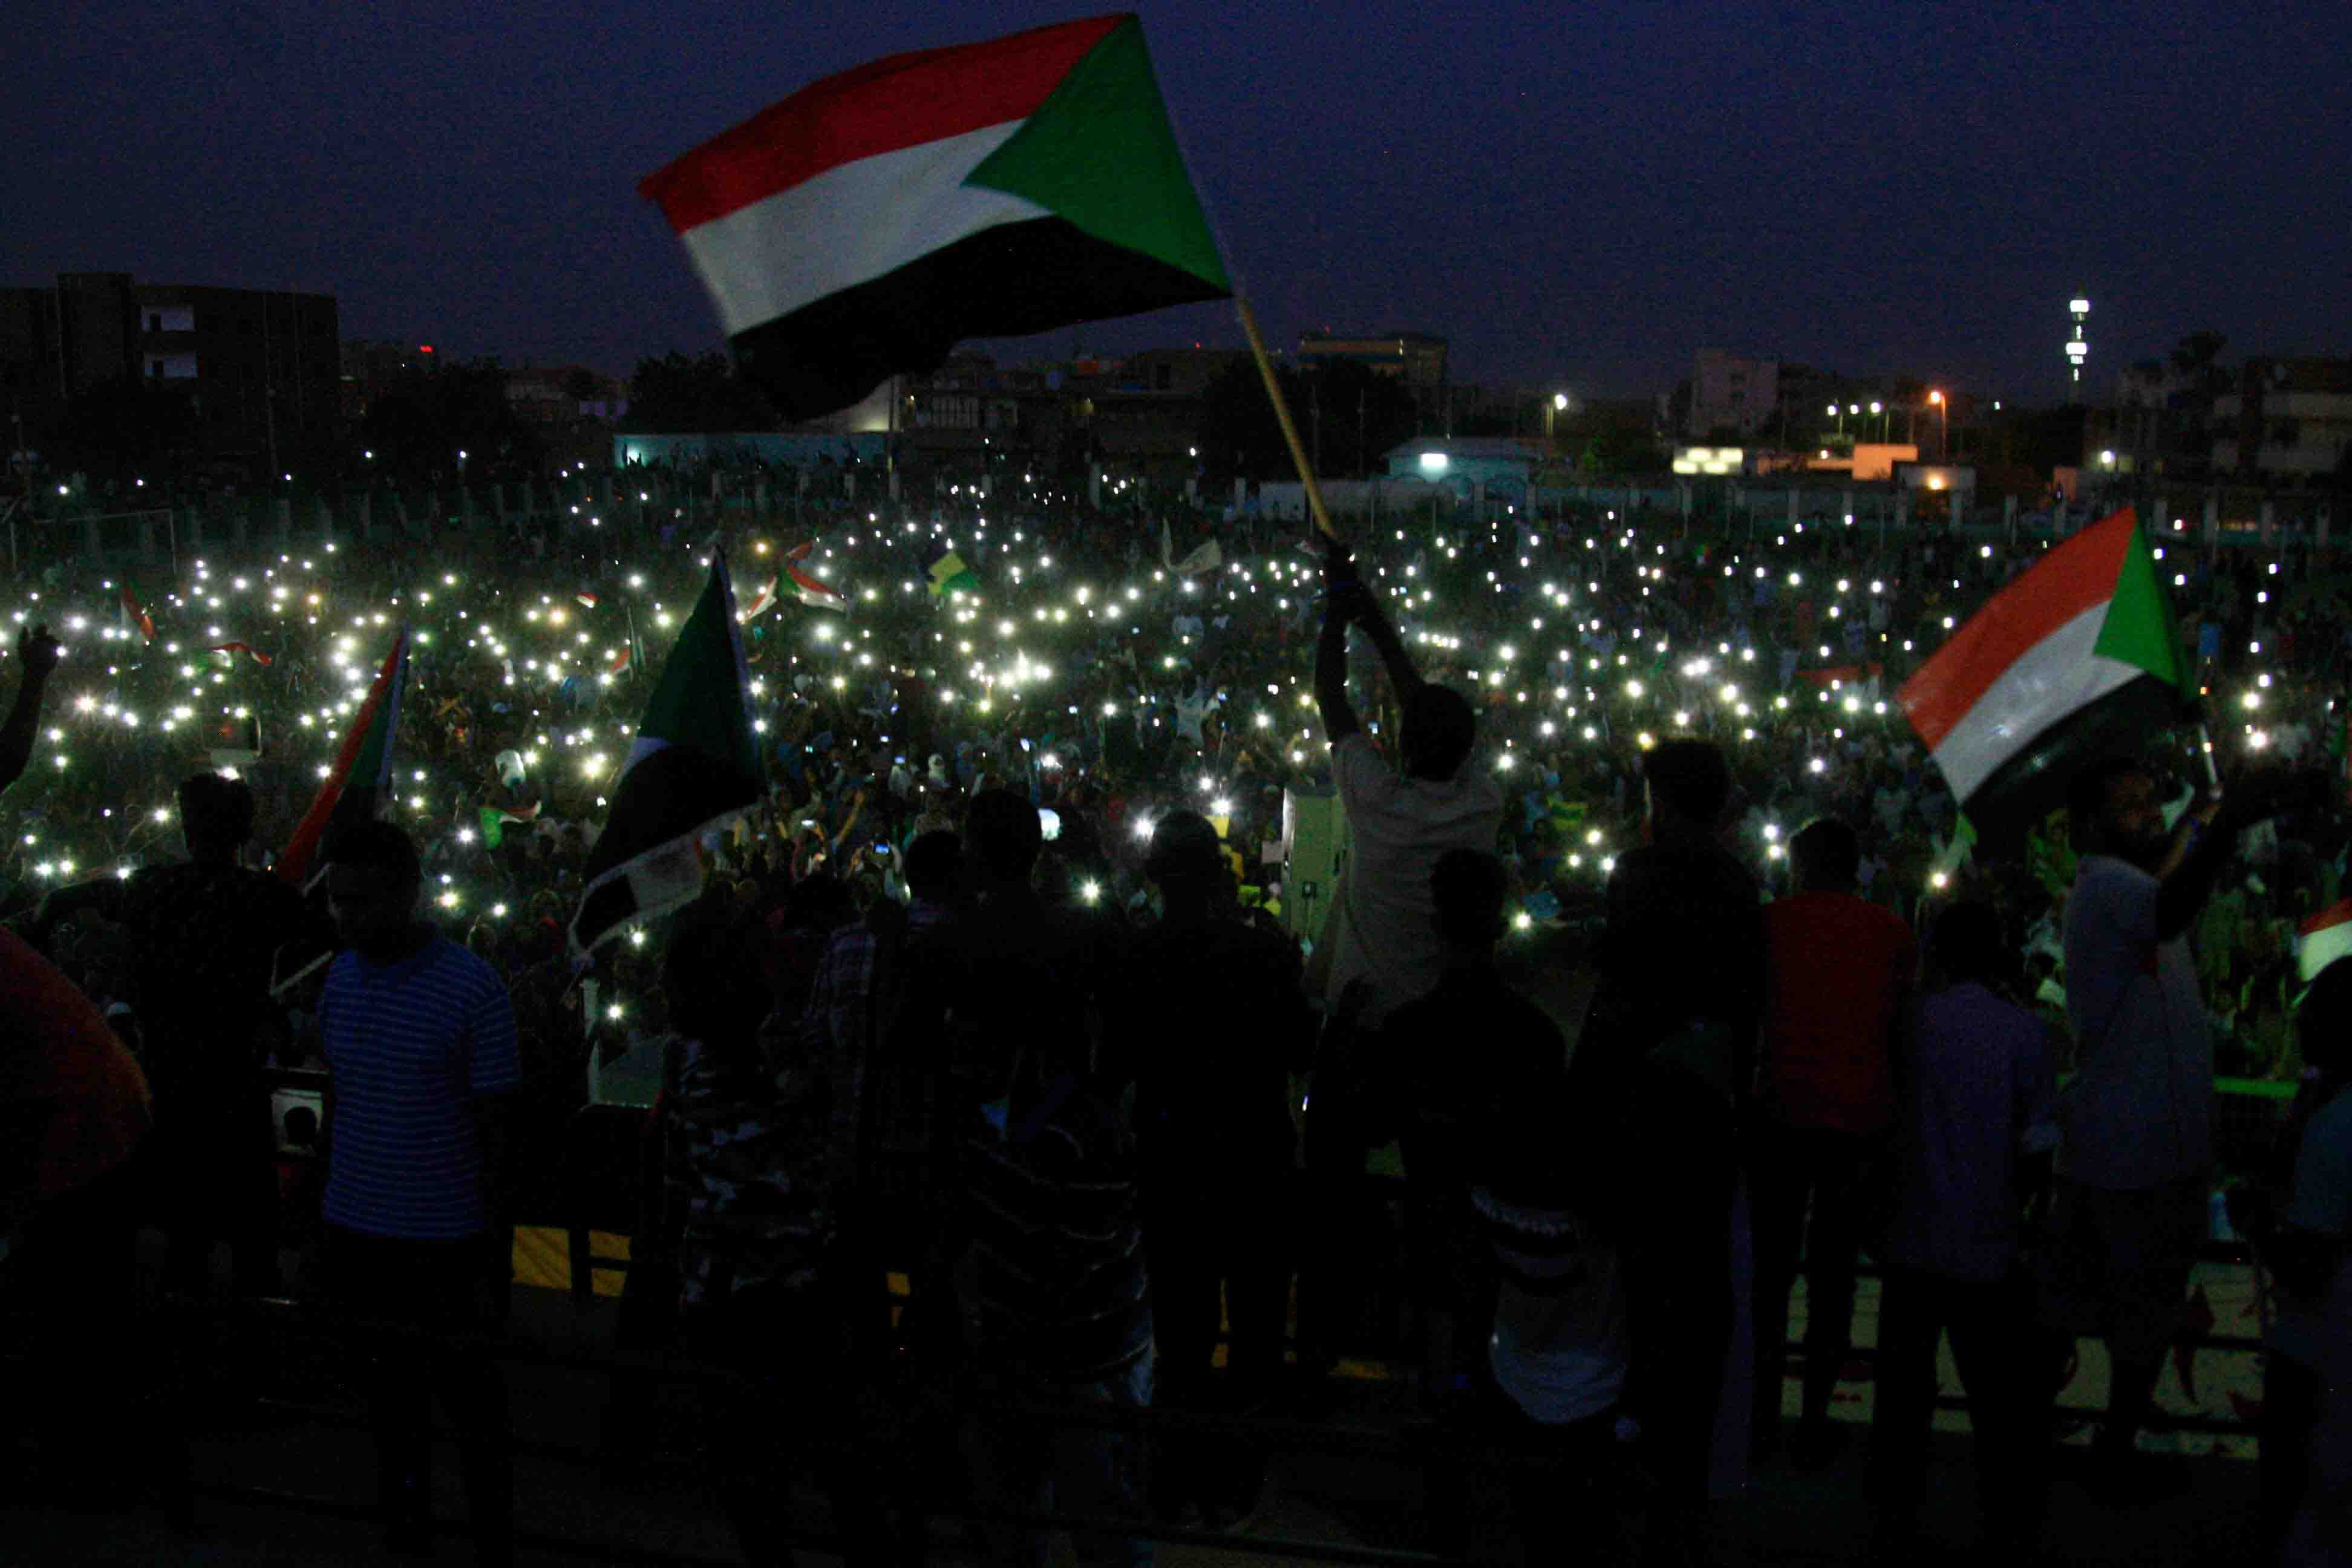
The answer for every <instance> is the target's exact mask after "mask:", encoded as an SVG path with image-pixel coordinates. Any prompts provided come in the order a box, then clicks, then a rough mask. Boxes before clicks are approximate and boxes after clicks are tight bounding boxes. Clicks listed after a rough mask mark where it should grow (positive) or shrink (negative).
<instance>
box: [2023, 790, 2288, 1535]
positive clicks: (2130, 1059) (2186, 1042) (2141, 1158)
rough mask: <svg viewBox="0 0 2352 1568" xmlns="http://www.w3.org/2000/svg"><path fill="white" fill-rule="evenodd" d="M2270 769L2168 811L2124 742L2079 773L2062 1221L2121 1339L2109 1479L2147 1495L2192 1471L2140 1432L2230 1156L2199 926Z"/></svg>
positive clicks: (2099, 1486) (2102, 1319) (2090, 1299)
mask: <svg viewBox="0 0 2352 1568" xmlns="http://www.w3.org/2000/svg"><path fill="white" fill-rule="evenodd" d="M2274 794H2275V789H2274V786H2272V785H2269V784H2254V785H2242V786H2241V787H2240V788H2238V789H2236V790H2233V791H2232V792H2231V795H2230V797H2229V799H2228V801H2227V802H2225V803H2212V804H2208V805H2205V806H2203V807H2201V808H2200V809H2199V810H2196V811H2192V812H2189V813H2188V814H2185V815H2184V816H2182V818H2181V821H2180V826H2179V829H2178V831H2176V832H2168V831H2167V830H2166V828H2165V826H2164V812H2163V807H2162V806H2161V805H2160V804H2159V803H2158V791H2157V784H2156V780H2155V778H2154V776H2153V775H2152V774H2151V773H2149V772H2148V770H2147V768H2146V767H2145V766H2144V765H2143V764H2141V763H2137V762H2136V761H2132V760H2129V759H2116V760H2112V761H2108V762H2104V763H2095V764H2093V765H2092V766H2090V767H2088V768H2085V769H2084V770H2083V771H2082V772H2081V773H2078V774H2077V775H2076V776H2075V778H2074V781H2073V783H2072V784H2071V785H2070V786H2069V788H2068V792H2067V815H2068V818H2069V822H2070V825H2071V827H2072V831H2073V835H2074V842H2075V846H2076V847H2077V848H2078V849H2080V850H2081V851H2082V855H2083V859H2082V864H2081V867H2080V868H2079V870H2078V871H2077V873H2076V876H2075V880H2074V891H2073V892H2072V893H2071V894H2070V895H2069V897H2068V899H2067V900H2066V1014H2067V1019H2068V1021H2069V1022H2070V1023H2071V1024H2072V1025H2073V1026H2074V1046H2075V1077H2074V1082H2073V1083H2072V1084H2070V1085H2069V1086H2068V1088H2067V1089H2066V1092H2065V1093H2064V1094H2063V1096H2061V1097H2060V1100H2059V1111H2058V1121H2059V1130H2060V1135H2059V1150H2058V1184H2057V1190H2056V1201H2055V1203H2054V1205H2053V1213H2052V1216H2051V1225H2052V1228H2053V1231H2055V1232H2056V1233H2057V1236H2058V1237H2059V1241H2060V1248H2059V1251H2060V1257H2061V1259H2062V1260H2063V1267H2064V1268H2065V1278H2064V1280H2063V1284H2064V1287H2065V1289H2063V1291H2062V1293H2061V1294H2062V1297H2063V1298H2071V1300H2065V1301H2064V1302H2063V1305H2064V1306H2065V1307H2067V1308H2071V1309H2073V1310H2074V1312H2073V1315H2074V1316H2075V1318H2076V1320H2077V1321H2074V1322H2071V1323H2068V1324H2066V1325H2064V1326H2065V1327H2067V1328H2070V1329H2084V1328H2087V1329H2088V1330H2089V1331H2093V1332H2096V1333H2099V1334H2101V1335H2102V1336H2103V1337H2105V1340H2106V1342H2107V1349H2108V1352H2109V1355H2110V1357H2111V1360H2112V1363H2113V1373H2112V1382H2111V1384H2110V1386H2109V1393H2108V1397H2107V1412H2108V1415H2107V1424H2106V1426H2105V1428H2104V1429H2103V1430H2102V1431H2101V1433H2100V1435H2099V1438H2098V1442H2097V1444H2096V1446H2095V1465H2094V1468H2093V1471H2092V1475H2091V1478H2090V1480H2091V1485H2092V1488H2093V1489H2094V1490H2095V1492H2097V1493H2098V1494H2099V1495H2100V1496H2102V1497H2103V1498H2105V1499H2106V1500H2110V1501H2114V1502H2132V1501H2137V1500H2144V1499H2147V1498H2148V1497H2150V1496H2151V1495H2157V1494H2161V1493H2162V1492H2164V1491H2166V1490H2168V1489H2179V1486H2180V1485H2181V1484H2183V1482H2184V1480H2185V1478H2184V1477H2182V1476H2180V1475H2179V1474H2178V1473H2177V1467H2175V1468H2174V1470H2175V1473H2171V1474H2159V1473H2158V1472H2157V1468H2156V1467H2154V1466H2153V1465H2152V1464H2151V1463H2148V1462H2146V1461H2143V1460H2142V1459H2141V1458H2139V1456H2137V1450H2136V1447H2135V1444H2136V1441H2137V1436H2138V1432H2139V1427H2140V1425H2141V1423H2142V1422H2143V1421H2144V1420H2145V1419H2146V1417H2147V1412H2148V1410H2149V1407H2150V1405H2151V1404H2152V1402H2153V1398H2154V1394H2155V1391H2156V1380H2157V1374H2158V1371H2159V1370H2160V1368H2161V1366H2162V1363H2163V1356H2164V1352H2165V1349H2166V1347H2167V1346H2168V1344H2170V1342H2171V1341H2172V1338H2173V1336H2174V1333H2175V1332H2176V1331H2177V1328H2178V1325H2179V1313H2180V1303H2181V1300H2182V1297H2183V1294H2184V1292H2185V1290H2186V1288H2187V1285H2188V1280H2189V1268H2190V1266H2191V1265H2192V1264H2194V1263H2195V1261H2196V1256H2197V1247H2198V1246H2199V1244H2200V1242H2201V1241H2202V1240H2203V1239H2204V1237H2205V1232H2206V1226H2207V1218H2206V1215H2207V1199H2208V1196H2209V1187H2210V1167H2211V1165H2212V1163H2213V1132H2212V1097H2213V1042H2212V1038H2211V1037H2210V1035H2209V1034H2208V1033H2207V1030H2206V1024H2205V1007H2204V1003H2203V1000H2202V999H2201V998H2200V995H2199V994H2198V990H2197V968H2196V963H2195V961H2194V960H2193V959H2192V958H2191V956H2190V954H2189V941H2188V931H2189V925H2190V923H2191V922H2192V921H2194V920H2195V918H2196V914H2197V910H2198V909H2199V907H2200V905H2202V904H2203V903H2204V901H2205V898H2206V895H2207V894H2208V893H2209V892H2210V891H2211V889H2212V886H2213V881H2214V879H2215V877H2216V876H2217V875H2218V874H2219V872H2220V871H2221V867H2222V866H2223V864H2224V863H2226V862H2227V860H2228V859H2229V857H2230V850H2231V845H2232V843H2233V842H2234V841H2235V839H2236V837H2237V835H2238V833H2239V832H2240V831H2241V830H2242V829H2243V828H2245V827H2247V826H2252V824H2253V823H2254V822H2256V821H2258V820H2260V819H2261V818H2262V817H2263V816H2267V815H2268V814H2269V813H2270V811H2271V810H2272V809H2273V806H2272V805H2271V804H2270V803H2271V801H2272V799H2273V796H2274Z"/></svg>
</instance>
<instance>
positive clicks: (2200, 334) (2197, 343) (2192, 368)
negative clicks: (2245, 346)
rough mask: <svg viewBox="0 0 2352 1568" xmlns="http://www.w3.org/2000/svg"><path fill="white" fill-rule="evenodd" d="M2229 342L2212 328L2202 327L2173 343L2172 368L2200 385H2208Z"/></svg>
mask: <svg viewBox="0 0 2352 1568" xmlns="http://www.w3.org/2000/svg"><path fill="white" fill-rule="evenodd" d="M2229 343H2230V340H2229V339H2228V338H2225V337H2223V336H2222V335H2221V333H2219V332H2217V331H2214V330H2213V329H2212V328H2210V327H2200V328H2198V329H2197V331H2193V332H2190V333H2189V334H2188V335H2187V336H2185V337H2183V338H2182V339H2181V340H2180V341H2179V342H2177V343H2175V344H2173V345H2172V368H2173V369H2174V370H2176V371H2179V373H2180V374H2181V375H2182V376H2183V377H2184V378H2185V379H2187V380H2189V382H2191V383H2193V384H2196V385H2198V386H2199V387H2200V388H2201V387H2204V386H2207V385H2209V384H2210V383H2211V380H2212V377H2213V374H2214V372H2215V369H2216V367H2217V366H2218V365H2219V364H2220V363H2221V351H2222V350H2223V349H2224V348H2227V347H2228V346H2229Z"/></svg>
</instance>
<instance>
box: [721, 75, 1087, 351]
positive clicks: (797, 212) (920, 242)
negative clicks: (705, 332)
mask: <svg viewBox="0 0 2352 1568" xmlns="http://www.w3.org/2000/svg"><path fill="white" fill-rule="evenodd" d="M1025 123H1027V121H1019V120H1013V121H1006V122H1005V123H1003V124H1002V125H992V126H989V127H987V128H986V129H985V130H981V131H972V132H966V133H965V134H963V135H961V136H950V137H946V138H944V139H943V140H940V141H938V142H924V143H923V144H922V145H921V146H919V147H907V148H902V149H900V150H899V151H898V152H895V153H879V154H877V155H876V156H874V157H871V158H860V159H859V160H858V161H857V162H856V163H844V164H841V165H840V166H838V167H836V168H832V169H827V170H826V171H825V172H824V174H818V175H815V176H814V177H813V178H810V179H806V180H803V181H802V182H801V183H800V184H797V185H794V186H793V188H792V189H790V190H788V191H779V192H777V193H776V194H775V195H772V196H770V197H768V198H766V199H765V200H764V201H757V202H753V203H752V204H751V205H749V206H746V207H739V208H737V209H736V210H735V211H733V212H731V213H729V214H728V215H727V216H725V217H721V218H713V219H712V220H711V221H710V222H709V223H706V224H700V225H698V226H695V227H693V228H690V229H688V230H687V231H686V232H685V233H684V234H683V235H681V236H679V238H681V239H683V240H684V241H685V242H686V248H687V253H688V255H689V256H691V257H692V258H694V266H695V270H696V271H698V273H700V274H701V275H702V281H703V283H704V285H705V286H706V287H708V288H709V290H710V295H711V298H712V299H713V300H716V301H717V302H718V305H719V321H720V324H721V325H722V326H724V327H725V329H726V331H727V333H728V335H729V336H730V337H731V336H733V335H734V334H735V333H737V332H745V331H751V329H752V328H753V327H757V326H760V325H762V324H763V323H765V322H768V321H774V320H775V319H776V318H778V317H779V316H788V315H790V314H792V313H793V311H794V310H799V309H801V308H802V307H803V306H804V305H809V304H814V302H815V301H817V300H822V299H824V298H825V297H826V296H827V295H831V294H838V293H839V292H841V291H842V290H843V289H853V288H856V286H857V285H858V284H860V283H871V282H872V281H873V280H874V279H877V278H880V277H884V276H886V275H887V274H888V273H891V272H895V271H897V270H898V268H901V267H904V266H905V265H907V263H908V262H910V261H916V260H919V259H921V258H923V257H926V256H929V254H930V253H931V252H933V251H935V250H939V249H941V248H943V247H947V246H950V245H953V244H954V243H955V242H956V241H958V240H960V239H967V238H970V237H971V236H973V235H975V234H978V233H980V232H981V231H982V229H987V228H993V227H995V226H998V225H1000V224H1008V223H1025V222H1027V221H1029V220H1030V219H1032V218H1040V217H1050V216H1053V215H1052V214H1051V213H1050V212H1048V211H1047V210H1046V209H1045V208H1044V207H1041V206H1039V205H1037V204H1036V203H1034V202H1032V201H1028V200H1025V199H1024V198H1022V197H1020V196H1015V195H1006V194H1005V193H1004V192H1003V191H991V190H982V189H976V188H973V187H969V186H967V185H965V184H964V183H963V181H964V179H965V177H966V176H967V175H969V174H971V172H972V171H973V170H974V169H976V168H978V167H979V166H980V165H981V163H982V162H983V161H984V160H985V159H986V158H987V157H988V155H989V154H990V153H993V152H995V151H996V150H997V148H999V147H1001V146H1003V144H1004V143H1005V142H1008V141H1010V140H1011V139H1012V137H1013V132H1016V131H1018V130H1020V129H1021V127H1022V126H1023V125H1024V124H1025Z"/></svg>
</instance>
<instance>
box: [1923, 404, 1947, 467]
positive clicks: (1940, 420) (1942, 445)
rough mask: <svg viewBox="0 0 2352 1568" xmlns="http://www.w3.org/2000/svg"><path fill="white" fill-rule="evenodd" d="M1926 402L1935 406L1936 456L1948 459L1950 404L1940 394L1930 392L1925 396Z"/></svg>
mask: <svg viewBox="0 0 2352 1568" xmlns="http://www.w3.org/2000/svg"><path fill="white" fill-rule="evenodd" d="M1927 401H1928V402H1930V403H1932V404H1934V405H1936V413H1937V420H1936V423H1937V446H1936V456H1937V458H1948V457H1950V456H1951V455H1952V405H1951V402H1950V400H1949V399H1948V398H1946V397H1945V395H1943V394H1942V393H1940V392H1930V393H1929V394H1927Z"/></svg>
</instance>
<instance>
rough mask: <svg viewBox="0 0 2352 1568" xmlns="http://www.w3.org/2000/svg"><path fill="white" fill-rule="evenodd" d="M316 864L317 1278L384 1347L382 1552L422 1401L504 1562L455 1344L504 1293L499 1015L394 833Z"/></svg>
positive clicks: (373, 1366)
mask: <svg viewBox="0 0 2352 1568" xmlns="http://www.w3.org/2000/svg"><path fill="white" fill-rule="evenodd" d="M326 861H327V901H328V907H329V910H331V913H332V914H333V916H334V920H335V926H336V930H337V933H338V934H339V935H340V936H341V940H342V942H343V944H344V951H343V952H342V953H341V955H340V956H338V957H337V958H336V959H335V961H334V963H333V965H332V966H331V968H330V969H329V970H328V972H327V981H326V989H325V994H324V996H323V998H322V1000H321V1001H320V1034H321V1038H322V1042H323V1045H324V1047H325V1055H326V1058H327V1067H328V1069H329V1072H330V1074H331V1079H330V1082H331V1087H330V1090H329V1096H328V1101H327V1107H328V1109H327V1120H326V1142H327V1193H326V1200H325V1204H324V1209H323V1216H324V1218H325V1220H326V1235H325V1238H324V1242H323V1244H322V1247H321V1259H320V1261H321V1264H322V1266H323V1269H324V1273H325V1282H326V1285H327V1288H328V1290H329V1292H330V1293H331V1295H332V1296H333V1297H334V1298H335V1299H336V1300H338V1302H339V1303H340V1304H341V1305H342V1306H343V1307H344V1308H345V1309H346V1310H349V1311H351V1312H352V1315H353V1316H355V1317H357V1318H359V1319H361V1320H362V1321H366V1322H368V1323H371V1324H374V1325H379V1326H380V1331H381V1332H383V1335H384V1339H383V1343H382V1344H381V1345H379V1346H378V1347H376V1349H377V1351H378V1353H376V1354H374V1355H373V1356H371V1357H370V1358H369V1360H370V1372H371V1387H370V1391H369V1392H370V1403H371V1405H372V1406H373V1413H374V1418H375V1430H376V1467H377V1481H378V1485H379V1487H380V1489H381V1494H380V1495H381V1498H382V1501H383V1510H384V1529H385V1536H386V1544H387V1545H388V1546H390V1547H392V1548H393V1549H394V1550H396V1551H414V1550H417V1549H420V1548H426V1549H429V1546H430V1540H431V1537H430V1531H429V1525H428V1516H427V1511H426V1510H427V1507H428V1502H429V1499H430V1497H431V1487H430V1484H429V1476H428V1470H427V1466H428V1463H429V1454H430V1449H429V1447H428V1442H427V1438H428V1434H429V1430H430V1425H429V1424H430V1416H431V1406H430V1399H431V1395H432V1394H436V1393H437V1394H439V1395H440V1396H441V1400H442V1403H443V1405H445V1406H446V1409H447V1410H448V1412H449V1416H450V1419H451V1421H452V1423H453V1424H454V1425H455V1426H457V1430H458V1434H459V1452H460V1455H461V1457H462V1461H463V1464H464V1469H465V1480H466V1493H467V1505H468V1507H469V1509H470V1510H471V1511H472V1514H473V1519H474V1533H475V1542H476V1546H477V1550H478V1553H479V1558H480V1561H482V1562H484V1563H504V1562H507V1561H509V1560H510V1558H511V1556H512V1552H513V1546H512V1539H511V1538H512V1533H513V1496H514V1472H513V1460H512V1458H511V1457H510V1456H509V1453H508V1449H507V1425H508V1421H507V1395H506V1384H505V1379H504V1375H503V1373H501V1372H500V1371H499V1366H498V1364H497V1363H496V1362H495V1361H493V1360H492V1359H491V1358H490V1357H489V1355H488V1353H487V1352H485V1351H484V1350H483V1349H482V1348H480V1347H479V1346H478V1344H474V1345H469V1343H468V1342H469V1340H471V1339H473V1337H474V1333H478V1331H480V1330H481V1329H483V1328H485V1327H487V1326H488V1325H489V1324H491V1323H493V1322H495V1321H497V1320H498V1319H499V1317H501V1316H503V1314H504V1310H505V1306H506V1301H507V1297H508V1293H509V1288H510V1286H511V1283H512V1278H513V1275H512V1269H513V1239H512V1237H513V1232H512V1230H511V1227H510V1226H509V1224H508V1223H507V1218H506V1215H505V1213H504V1205H503V1202H502V1199H501V1194H503V1193H504V1191H505V1188H506V1182H505V1163H506V1161H505V1152H506V1147H507V1139H506V1132H505V1128H506V1122H507V1109H506V1106H507V1100H508V1099H509V1095H510V1091H511V1090H512V1089H514V1087H515V1084H516V1082H517V1080H518V1079H519V1078H520V1059H519V1056H518V1052H517V1049H516V1045H515V1022H514V1007H513V1005H512V1004H511V1002H510V1001H509V998H508V996H507V990H506V985H505V984H504V982H502V981H501V980H500V979H499V976H498V973H497V972H496V971H494V970H493V969H491V968H490V967H489V965H488V964H487V963H484V962H483V961H482V960H481V959H480V958H478V957H477V956H476V955H475V954H474V953H472V952H468V951H467V949H465V948H464V947H461V946H459V945H458V944H457V943H456V942H451V941H449V940H447V939H446V938H445V937H443V936H441V935H439V934H438V933H436V931H434V929H433V928H432V926H430V925H429V924H427V923H425V921H421V920H420V919H419V918H418V916H417V912H416V911H417V900H418V899H419V897H420V895H421V894H422V892H423V890H424V872H423V869H422V868H421V867H420V866H419V864H418V861H417V856H416V847H415V845H414V844H413V843H411V842H410V841H409V838H408V836H407V835H406V834H405V833H404V832H402V831H401V829H400V828H399V827H397V826H394V825H393V824H391V823H386V822H367V823H361V824H356V825H353V826H350V827H347V828H345V829H343V830H341V832H339V833H338V834H337V835H336V836H335V837H333V838H331V839H330V840H329V842H328V846H327V854H326ZM468 1331H474V1332H473V1333H469V1332H468Z"/></svg>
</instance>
